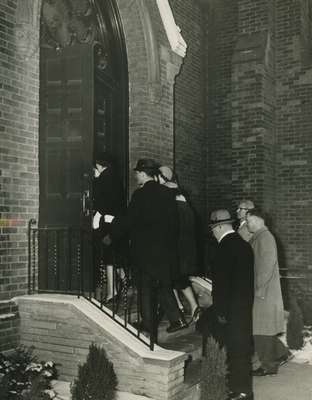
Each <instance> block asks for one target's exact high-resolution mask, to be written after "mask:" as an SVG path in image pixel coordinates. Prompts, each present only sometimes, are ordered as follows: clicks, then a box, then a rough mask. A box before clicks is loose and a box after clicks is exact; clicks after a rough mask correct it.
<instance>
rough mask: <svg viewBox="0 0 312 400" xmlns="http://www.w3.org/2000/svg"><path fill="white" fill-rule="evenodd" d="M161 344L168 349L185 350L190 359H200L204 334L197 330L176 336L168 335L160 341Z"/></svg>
mask: <svg viewBox="0 0 312 400" xmlns="http://www.w3.org/2000/svg"><path fill="white" fill-rule="evenodd" d="M158 344H159V346H161V347H163V348H164V349H167V350H173V351H183V352H184V353H186V354H188V356H189V358H188V359H189V360H192V361H194V360H199V359H201V357H202V336H201V335H200V334H198V333H197V332H196V331H191V332H187V333H186V334H184V335H180V336H176V337H170V336H169V337H167V338H166V339H165V340H163V341H159V343H158Z"/></svg>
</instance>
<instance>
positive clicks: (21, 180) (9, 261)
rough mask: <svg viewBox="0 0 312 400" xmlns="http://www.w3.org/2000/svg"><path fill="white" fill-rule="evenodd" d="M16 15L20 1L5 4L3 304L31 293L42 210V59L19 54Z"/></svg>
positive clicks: (0, 146)
mask: <svg viewBox="0 0 312 400" xmlns="http://www.w3.org/2000/svg"><path fill="white" fill-rule="evenodd" d="M17 12H18V9H17V2H16V0H15V1H14V0H13V1H11V0H10V1H9V0H4V1H2V2H1V4H0V33H1V48H0V103H1V106H0V135H1V142H0V186H1V188H0V265H1V268H0V300H1V299H8V298H10V297H12V296H15V295H19V294H23V293H25V291H26V289H27V267H26V266H27V222H28V220H29V219H30V218H33V217H36V216H37V209H38V58H37V57H36V52H34V53H33V54H31V59H29V58H28V59H27V56H26V55H22V54H21V53H20V50H21V49H20V47H18V46H19V45H20V44H21V43H22V41H23V38H22V37H20V36H18V33H19V32H20V31H19V30H18V27H17V25H16V13H17ZM22 32H23V31H22ZM24 32H25V31H24ZM25 43H27V41H26V42H25ZM28 55H29V53H28Z"/></svg>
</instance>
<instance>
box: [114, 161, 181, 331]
mask: <svg viewBox="0 0 312 400" xmlns="http://www.w3.org/2000/svg"><path fill="white" fill-rule="evenodd" d="M158 168H159V164H158V163H157V162H155V161H154V160H152V159H148V158H144V159H140V160H138V162H137V164H136V167H135V168H134V171H135V177H136V181H137V184H138V187H139V188H138V189H137V190H136V191H135V192H134V193H133V195H132V198H131V201H130V203H129V206H128V209H127V213H126V216H125V217H123V218H119V219H116V220H114V221H113V226H112V232H113V240H114V239H116V238H118V237H121V236H122V235H124V234H125V233H129V234H130V256H131V265H132V267H133V270H134V275H135V278H136V281H137V282H138V289H139V293H140V303H141V316H142V323H141V324H140V326H139V328H140V329H141V330H145V331H148V332H151V333H152V332H153V333H154V331H155V330H154V327H155V324H154V323H153V321H155V318H157V316H156V315H155V314H156V310H157V304H158V302H159V303H160V306H161V309H162V310H163V311H164V312H165V314H166V316H167V317H168V320H169V322H170V325H169V327H168V329H167V331H168V332H169V333H171V332H175V331H177V330H180V329H183V328H186V327H187V324H186V322H185V320H183V319H181V316H180V313H179V309H178V306H177V302H176V300H175V297H174V294H173V290H172V282H173V279H174V277H175V274H176V269H177V229H178V214H177V207H176V204H175V199H174V197H173V196H172V194H171V192H170V190H169V189H168V188H166V187H165V186H162V185H160V184H159V183H157V182H156V181H155V179H154V178H155V176H156V175H157V173H158ZM154 295H155V296H154ZM154 298H155V299H156V304H155V301H154V300H153V299H154Z"/></svg>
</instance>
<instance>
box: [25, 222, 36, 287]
mask: <svg viewBox="0 0 312 400" xmlns="http://www.w3.org/2000/svg"><path fill="white" fill-rule="evenodd" d="M35 224H36V220H35V219H34V218H31V219H30V220H29V221H28V229H27V231H28V294H31V292H32V290H31V282H32V273H31V272H32V268H31V267H32V255H33V254H32V250H33V249H32V245H33V243H32V240H33V236H32V229H33V225H35Z"/></svg>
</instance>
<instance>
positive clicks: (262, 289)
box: [249, 226, 284, 336]
mask: <svg viewBox="0 0 312 400" xmlns="http://www.w3.org/2000/svg"><path fill="white" fill-rule="evenodd" d="M249 243H250V245H251V247H252V248H253V251H254V257H255V298H254V306H253V334H254V335H268V336H273V335H276V334H278V333H280V332H282V331H283V330H284V305H283V299H282V291H281V283H280V274H279V267H278V258H277V247H276V242H275V239H274V236H273V235H272V234H271V232H270V231H269V230H268V228H267V227H266V226H264V227H263V228H261V229H259V230H258V231H257V232H255V233H254V234H253V236H252V238H251V239H250V241H249Z"/></svg>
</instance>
